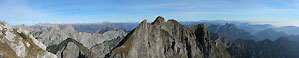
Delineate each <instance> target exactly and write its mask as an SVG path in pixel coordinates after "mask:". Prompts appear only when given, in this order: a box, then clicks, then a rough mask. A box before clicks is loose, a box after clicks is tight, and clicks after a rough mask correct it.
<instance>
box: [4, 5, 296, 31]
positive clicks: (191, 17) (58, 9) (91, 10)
mask: <svg viewBox="0 0 299 58" xmlns="http://www.w3.org/2000/svg"><path fill="white" fill-rule="evenodd" d="M0 1H1V2H0V20H1V21H8V22H9V23H10V24H14V25H16V24H26V25H33V24H37V23H95V22H107V21H110V22H141V21H142V20H143V19H147V20H148V21H153V19H155V18H156V17H157V16H163V17H165V18H167V19H176V20H178V21H200V20H227V21H242V22H252V23H260V24H273V25H275V26H287V25H294V26H299V0H161V1H160V0H0Z"/></svg>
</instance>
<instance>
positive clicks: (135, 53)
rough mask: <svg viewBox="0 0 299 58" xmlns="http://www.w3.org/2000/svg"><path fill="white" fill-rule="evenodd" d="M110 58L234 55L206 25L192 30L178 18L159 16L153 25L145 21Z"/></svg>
mask: <svg viewBox="0 0 299 58" xmlns="http://www.w3.org/2000/svg"><path fill="white" fill-rule="evenodd" d="M106 57H108V58H171V57H174V58H230V55H229V54H228V52H227V51H225V50H223V49H220V48H217V47H216V46H215V44H213V43H212V42H211V41H210V37H209V33H208V29H207V28H206V27H205V26H204V24H199V25H197V26H196V27H193V28H192V29H189V28H188V27H185V26H184V25H181V24H179V23H178V22H177V21H175V20H168V21H167V22H164V18H162V17H161V16H159V17H157V18H156V20H155V21H154V22H153V23H152V24H150V23H147V22H146V20H144V21H143V22H142V23H141V24H140V25H139V26H138V27H137V28H135V29H134V30H133V31H131V32H130V33H129V34H128V35H127V36H126V37H125V38H124V39H123V40H122V41H121V42H120V43H119V44H118V45H117V46H116V47H115V48H114V49H113V50H112V51H111V52H110V53H109V54H107V55H106Z"/></svg>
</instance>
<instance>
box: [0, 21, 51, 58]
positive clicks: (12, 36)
mask: <svg viewBox="0 0 299 58" xmlns="http://www.w3.org/2000/svg"><path fill="white" fill-rule="evenodd" d="M0 58H57V56H56V55H55V54H52V53H50V52H47V51H46V46H45V45H43V44H42V43H41V42H39V41H38V40H36V39H35V38H34V37H33V36H32V35H30V34H29V33H28V31H26V30H23V29H17V28H12V26H10V25H8V24H7V23H6V22H0Z"/></svg>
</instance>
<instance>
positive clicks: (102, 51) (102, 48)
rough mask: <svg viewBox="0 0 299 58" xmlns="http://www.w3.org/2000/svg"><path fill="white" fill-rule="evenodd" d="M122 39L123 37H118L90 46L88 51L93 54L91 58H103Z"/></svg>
mask: <svg viewBox="0 0 299 58" xmlns="http://www.w3.org/2000/svg"><path fill="white" fill-rule="evenodd" d="M122 39H123V38H120V37H118V38H116V39H113V40H109V41H104V42H103V43H100V44H97V45H95V46H93V47H91V48H90V51H91V52H92V53H93V54H95V55H94V56H93V58H104V57H105V55H106V54H108V53H109V52H110V51H111V50H112V49H113V48H114V47H115V46H116V45H117V44H118V43H119V42H120V41H121V40H122Z"/></svg>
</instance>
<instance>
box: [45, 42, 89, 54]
mask: <svg viewBox="0 0 299 58" xmlns="http://www.w3.org/2000/svg"><path fill="white" fill-rule="evenodd" d="M47 51H50V52H52V53H54V54H57V55H58V57H59V58H75V57H79V55H83V56H84V57H89V58H91V57H93V54H92V53H91V52H90V51H89V49H87V48H86V47H85V46H83V44H82V43H79V42H77V41H76V40H74V39H72V38H68V39H66V40H64V41H62V42H61V43H59V44H58V45H51V46H48V47H47Z"/></svg>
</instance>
